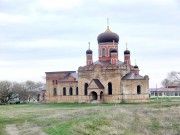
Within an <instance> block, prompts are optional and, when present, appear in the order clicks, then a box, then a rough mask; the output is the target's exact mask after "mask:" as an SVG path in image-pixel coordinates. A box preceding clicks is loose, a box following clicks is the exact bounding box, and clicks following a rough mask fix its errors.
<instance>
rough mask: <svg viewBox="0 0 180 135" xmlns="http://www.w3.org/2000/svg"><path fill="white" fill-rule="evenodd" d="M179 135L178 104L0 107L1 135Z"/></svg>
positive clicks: (167, 102) (63, 104) (166, 101)
mask: <svg viewBox="0 0 180 135" xmlns="http://www.w3.org/2000/svg"><path fill="white" fill-rule="evenodd" d="M179 133H180V102H179V100H176V101H174V102H173V101H171V100H169V99H168V100H161V99H158V100H157V99H154V100H152V102H151V103H149V104H77V103H74V104H70V103H69V104H68V103H60V104H24V105H6V106H0V135H6V134H10V135H11V134H12V135H19V134H20V135H35V134H39V135H47V134H51V135H70V134H72V135H79V134H84V135H87V134H89V135H102V134H105V135H111V134H112V135H116V134H117V135H119V134H125V135H128V134H129V135H136V134H137V135H141V134H150V135H151V134H152V135H154V134H164V135H170V134H171V135H178V134H179Z"/></svg>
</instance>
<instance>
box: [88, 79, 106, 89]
mask: <svg viewBox="0 0 180 135" xmlns="http://www.w3.org/2000/svg"><path fill="white" fill-rule="evenodd" d="M88 89H104V86H103V85H102V83H101V82H100V81H99V80H98V79H92V80H91V82H90V84H89V87H88Z"/></svg>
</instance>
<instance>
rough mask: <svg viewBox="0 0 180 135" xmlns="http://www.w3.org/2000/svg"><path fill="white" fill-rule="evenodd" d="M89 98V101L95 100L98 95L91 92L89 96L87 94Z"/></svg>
mask: <svg viewBox="0 0 180 135" xmlns="http://www.w3.org/2000/svg"><path fill="white" fill-rule="evenodd" d="M89 96H90V97H89V98H90V100H97V98H98V95H97V93H96V92H95V91H92V92H91V93H90V94H89Z"/></svg>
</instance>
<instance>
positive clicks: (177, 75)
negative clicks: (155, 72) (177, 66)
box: [161, 71, 180, 87]
mask: <svg viewBox="0 0 180 135" xmlns="http://www.w3.org/2000/svg"><path fill="white" fill-rule="evenodd" d="M161 84H162V85H163V86H164V87H168V86H170V85H176V86H180V72H177V71H172V72H170V73H168V75H167V77H166V78H165V79H164V80H163V81H162V82H161Z"/></svg>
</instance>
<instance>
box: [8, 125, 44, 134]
mask: <svg viewBox="0 0 180 135" xmlns="http://www.w3.org/2000/svg"><path fill="white" fill-rule="evenodd" d="M6 133H7V135H47V134H46V133H44V132H43V131H42V130H41V128H40V127H38V126H37V125H34V124H31V123H23V124H22V125H15V124H9V125H7V126H6Z"/></svg>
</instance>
